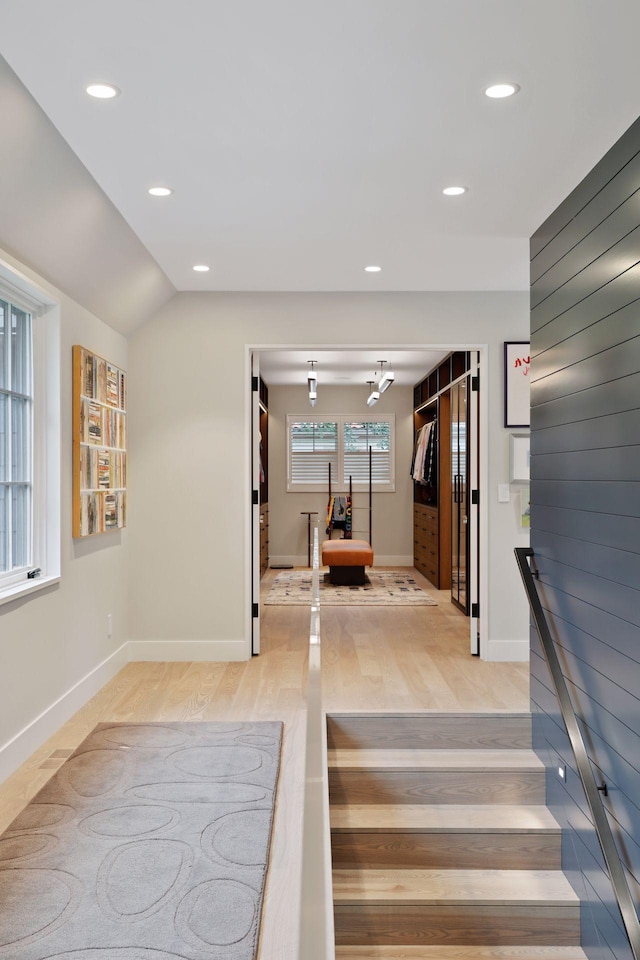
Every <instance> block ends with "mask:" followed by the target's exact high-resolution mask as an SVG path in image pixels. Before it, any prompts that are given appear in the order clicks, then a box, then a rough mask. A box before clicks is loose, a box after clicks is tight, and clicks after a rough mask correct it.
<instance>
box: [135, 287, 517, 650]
mask: <svg viewBox="0 0 640 960" xmlns="http://www.w3.org/2000/svg"><path fill="white" fill-rule="evenodd" d="M528 324H529V302H528V294H527V293H519V292H506V293H460V294H450V293H425V294H402V293H398V294H373V295H369V294H195V293H194V294H190V293H186V294H179V295H177V296H176V297H175V298H174V299H173V300H172V301H171V302H170V303H169V304H167V305H166V306H165V307H163V308H162V309H161V310H160V312H159V313H158V314H157V316H156V317H155V318H154V319H152V320H150V321H149V322H147V323H146V324H145V325H144V326H143V327H142V328H141V329H140V330H138V331H137V332H136V334H135V335H134V336H133V338H132V340H131V344H130V374H131V376H130V385H131V386H130V434H129V438H130V449H131V456H130V468H131V469H130V493H131V510H130V515H129V516H130V526H129V537H130V549H131V553H132V556H131V560H132V565H131V577H132V591H131V607H130V626H131V637H132V638H133V639H134V640H138V641H141V643H140V644H139V645H138V649H139V651H140V652H139V655H140V656H144V655H145V652H144V651H145V647H146V649H148V651H149V654H150V655H151V654H153V655H155V654H156V653H157V652H159V651H161V650H163V649H164V651H165V654H166V655H170V656H173V657H179V656H180V648H179V647H178V648H176V645H175V641H181V642H184V641H190V643H189V644H187V645H185V646H184V647H183V648H182V649H183V651H184V654H183V655H184V657H185V658H187V655H188V656H192V655H194V651H197V650H200V651H201V653H202V655H203V656H210V657H215V656H217V657H218V658H220V659H228V658H230V657H231V656H238V657H240V658H246V657H248V656H249V646H248V640H247V636H246V630H247V616H248V611H249V604H250V596H249V595H248V593H247V564H246V558H247V551H248V545H249V530H248V524H249V516H250V513H249V496H250V488H249V460H248V451H249V444H248V433H247V425H248V409H249V402H250V395H249V384H248V366H247V356H248V353H247V345H251V346H254V347H260V346H266V345H274V346H276V345H278V346H292V347H293V346H301V347H306V346H310V347H312V346H322V345H325V344H326V345H330V346H331V345H338V346H340V345H362V346H392V345H394V344H409V345H415V346H417V345H420V346H443V345H447V346H451V347H456V346H459V347H466V346H471V345H473V344H484V343H486V344H488V345H489V353H488V370H487V376H486V377H485V379H486V380H487V381H488V382H487V383H484V384H483V389H484V390H487V391H488V394H487V397H488V402H489V417H488V422H489V437H488V449H487V452H488V457H487V459H488V464H486V466H487V468H488V472H489V483H488V489H487V490H485V491H484V493H483V496H485V497H486V498H487V508H488V524H487V526H488V531H489V543H490V547H489V556H490V569H489V594H488V610H483V611H482V615H483V617H484V619H485V623H486V624H487V630H488V645H487V649H486V655H487V657H488V658H489V659H500V658H502V659H526V658H527V657H528V626H527V625H528V615H527V609H526V602H525V599H524V594H523V591H522V587H521V585H520V583H519V579H518V573H517V570H516V566H515V561H514V559H513V548H514V546H518V545H521V544H522V542H523V540H524V539H525V536H526V535H523V534H522V533H521V532H520V531H519V529H518V528H517V525H516V516H515V511H514V509H513V505H512V504H498V503H497V485H498V483H503V482H508V478H509V477H508V472H509V446H508V432H507V431H505V430H504V428H503V426H502V423H503V409H502V396H503V379H502V376H503V373H502V362H503V361H502V357H503V352H502V351H503V346H502V345H503V342H504V341H505V340H526V339H527V338H528V329H529V328H528ZM394 389H395V388H394ZM309 509H311V508H309ZM158 641H161V643H160V644H158ZM162 642H164V643H162Z"/></svg>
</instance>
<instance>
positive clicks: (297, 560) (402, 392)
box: [269, 370, 427, 566]
mask: <svg viewBox="0 0 640 960" xmlns="http://www.w3.org/2000/svg"><path fill="white" fill-rule="evenodd" d="M426 372H427V371H426V370H425V373H426ZM302 375H303V376H304V377H305V378H306V370H305V371H302ZM367 393H368V391H367V387H366V385H365V384H362V386H361V387H323V386H321V387H320V388H319V390H318V400H317V403H316V406H315V407H314V409H313V411H312V412H313V413H314V414H320V415H324V414H326V415H327V416H330V415H332V414H347V415H349V414H354V415H355V416H360V417H362V416H364V415H365V413H366V412H367V407H366V399H367ZM309 412H311V411H310V407H309V400H308V397H307V390H306V379H304V381H303V385H302V386H300V387H273V386H270V387H269V556H270V558H271V560H272V561H273V562H274V563H294V564H296V565H303V566H304V565H306V563H307V518H306V517H302V516H300V511H301V510H317V511H318V519H319V520H320V532H321V539H322V540H324V539H326V535H325V527H326V515H327V492H328V491H327V489H326V487H325V490H324V491H323V492H316V493H288V492H287V471H286V445H287V414H294V415H300V414H302V415H304V414H305V413H309ZM372 413H374V414H387V415H389V414H393V415H395V474H396V484H395V486H396V489H395V492H394V493H374V494H373V497H372V501H373V505H372V531H373V535H372V541H373V548H374V553H375V563H376V564H378V565H390V566H405V565H409V566H413V489H412V483H411V478H410V476H409V467H410V465H411V454H412V449H413V390H412V388H411V387H399V386H397V385H394V386H393V387H392V388H391V389H390V390H387V391H386V393H384V394H383V396H382V397H381V398H380V400H379V401H378V403H377V404H376V406H375V408H374V409H373V411H372ZM327 482H328V481H327ZM334 491H335V478H334ZM353 536H354V538H357V539H364V540H368V539H369V494H368V492H363V493H360V492H354V494H353Z"/></svg>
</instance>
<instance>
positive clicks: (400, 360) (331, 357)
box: [260, 347, 450, 397]
mask: <svg viewBox="0 0 640 960" xmlns="http://www.w3.org/2000/svg"><path fill="white" fill-rule="evenodd" d="M449 352H450V351H448V350H395V349H391V350H387V349H384V348H380V347H375V348H373V349H370V350H362V349H361V348H357V349H356V348H355V347H354V348H352V349H348V348H346V347H341V348H340V349H339V350H325V349H320V350H317V349H316V348H315V347H314V348H308V349H306V350H262V351H261V352H260V373H261V375H262V376H263V377H264V380H265V382H266V383H267V384H268V385H269V386H270V387H274V386H282V385H284V384H287V385H293V384H299V385H300V386H305V385H306V379H307V376H308V371H309V369H310V365H309V363H308V362H307V361H309V360H315V361H317V362H316V364H315V367H314V369H315V372H316V374H317V377H318V392H320V391H321V390H322V389H323V387H326V386H341V387H361V388H362V395H363V397H364V396H365V394H366V392H367V389H368V388H367V381H369V380H373V381H376V382H377V381H378V380H379V378H380V363H379V361H380V360H385V361H386V363H385V365H384V367H383V369H385V370H393V373H394V374H395V380H394V383H395V384H398V385H399V386H411V387H412V386H414V384H416V383H418V381H420V380H422V378H423V377H424V376H425V374H426V373H429V371H430V370H432V369H433V368H434V367H435V366H437V365H438V364H439V363H440V361H441V360H442V359H444V357H446V356H447V354H448V353H449Z"/></svg>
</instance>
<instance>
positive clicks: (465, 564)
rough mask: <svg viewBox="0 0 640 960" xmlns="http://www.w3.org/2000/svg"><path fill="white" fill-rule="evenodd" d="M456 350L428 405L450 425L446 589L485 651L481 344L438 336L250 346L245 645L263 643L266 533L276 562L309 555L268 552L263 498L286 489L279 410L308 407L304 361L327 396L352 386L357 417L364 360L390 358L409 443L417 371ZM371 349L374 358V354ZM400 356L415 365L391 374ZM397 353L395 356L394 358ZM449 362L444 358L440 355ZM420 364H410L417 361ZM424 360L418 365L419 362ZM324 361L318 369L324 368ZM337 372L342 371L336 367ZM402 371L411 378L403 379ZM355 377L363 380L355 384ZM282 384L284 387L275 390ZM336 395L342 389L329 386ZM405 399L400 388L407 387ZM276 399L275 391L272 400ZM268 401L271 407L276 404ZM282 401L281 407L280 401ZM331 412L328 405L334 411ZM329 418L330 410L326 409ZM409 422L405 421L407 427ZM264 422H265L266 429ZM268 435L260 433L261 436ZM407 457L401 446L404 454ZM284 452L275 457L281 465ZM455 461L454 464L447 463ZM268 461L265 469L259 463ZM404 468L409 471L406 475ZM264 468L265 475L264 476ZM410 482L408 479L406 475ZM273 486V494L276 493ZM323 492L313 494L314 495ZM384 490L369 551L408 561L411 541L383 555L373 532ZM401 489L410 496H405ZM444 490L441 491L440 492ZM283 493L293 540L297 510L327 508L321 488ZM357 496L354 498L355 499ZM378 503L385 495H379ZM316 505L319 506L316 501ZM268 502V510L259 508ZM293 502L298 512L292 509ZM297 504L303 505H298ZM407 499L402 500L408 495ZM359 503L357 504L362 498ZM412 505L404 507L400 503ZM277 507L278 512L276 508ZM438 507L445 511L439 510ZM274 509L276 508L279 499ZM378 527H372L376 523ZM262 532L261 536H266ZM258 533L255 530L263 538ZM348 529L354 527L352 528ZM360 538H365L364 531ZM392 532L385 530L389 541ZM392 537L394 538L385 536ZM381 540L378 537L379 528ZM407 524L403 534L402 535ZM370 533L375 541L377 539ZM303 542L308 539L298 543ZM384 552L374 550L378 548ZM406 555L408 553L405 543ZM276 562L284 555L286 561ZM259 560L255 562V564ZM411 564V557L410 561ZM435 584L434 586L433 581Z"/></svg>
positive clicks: (269, 514)
mask: <svg viewBox="0 0 640 960" xmlns="http://www.w3.org/2000/svg"><path fill="white" fill-rule="evenodd" d="M453 355H456V356H462V355H464V356H465V357H466V359H467V361H468V362H467V364H466V366H465V367H464V369H463V370H462V372H460V370H457V369H456V368H455V366H451V364H449V370H450V374H449V375H448V379H447V378H446V377H444V375H442V376H441V379H440V383H439V384H436V385H437V389H436V390H435V393H434V397H433V398H430V400H432V401H433V403H434V404H435V405H439V404H441V405H442V409H443V410H444V409H445V408H448V410H449V411H450V413H452V414H453V416H449V417H448V418H447V420H446V422H445V420H444V419H443V421H442V427H441V429H443V430H445V429H446V431H447V442H446V444H443V445H444V446H446V447H447V448H448V453H447V457H448V458H450V468H449V469H450V477H451V489H450V491H449V494H448V496H449V497H450V499H451V502H450V505H449V515H450V516H451V517H452V520H451V558H452V561H454V562H453V563H452V569H451V577H450V586H451V589H452V594H451V599H452V601H453V603H454V605H455V606H457V608H458V609H459V610H461V611H462V612H463V613H464V614H465V615H467V616H468V617H469V649H470V652H471V653H472V654H478V655H480V656H481V657H482V656H483V642H484V640H485V633H486V631H485V630H484V629H483V621H482V618H481V616H480V614H481V612H482V611H483V610H485V611H486V609H487V604H486V593H487V588H486V575H483V571H486V559H487V554H488V549H487V544H486V538H485V536H484V533H483V531H486V530H487V523H486V517H483V514H484V513H485V512H486V497H480V493H479V491H480V488H481V487H486V465H487V455H486V438H487V430H486V417H487V404H486V399H485V396H484V393H483V391H481V390H480V383H481V382H482V380H483V369H484V368H485V366H486V347H485V346H484V345H481V344H480V345H466V344H465V345H458V344H442V345H441V344H437V345H425V344H420V345H413V344H406V345H405V344H401V345H399V344H394V345H392V346H389V345H386V346H380V345H378V346H375V347H366V348H365V347H362V346H359V345H341V346H335V347H332V346H330V345H326V344H323V345H304V346H296V345H286V346H280V345H275V344H269V345H262V344H260V345H258V344H256V345H251V346H248V347H247V369H248V371H249V373H250V376H251V378H252V380H251V383H252V387H253V388H254V389H253V390H252V392H251V398H252V400H251V416H250V418H249V419H250V423H249V431H248V436H249V443H248V447H249V463H250V466H251V474H250V479H251V491H250V498H249V502H250V503H251V522H250V524H249V529H250V530H251V551H250V562H249V569H248V581H249V583H250V596H251V618H250V621H251V622H250V630H249V635H250V636H251V643H252V651H253V652H254V653H258V652H259V649H260V581H261V575H262V572H263V571H264V564H265V539H268V540H270V541H271V543H270V545H269V547H267V550H268V551H269V553H270V554H271V559H272V560H274V559H275V561H277V562H276V564H275V565H276V566H283V565H286V566H289V565H293V564H294V562H295V563H297V564H299V565H300V566H304V565H305V563H306V559H303V558H302V554H303V553H304V556H305V558H306V546H305V547H304V550H301V549H300V548H299V546H300V545H299V544H298V549H297V550H293V549H292V550H291V553H290V554H285V555H283V550H282V547H281V546H280V545H278V548H277V550H276V551H275V552H276V556H275V558H274V556H273V553H274V546H273V545H274V538H273V532H274V531H273V516H274V511H273V509H272V505H271V503H270V502H268V503H267V504H265V502H264V499H265V496H266V497H267V500H268V501H270V499H271V496H272V494H273V496H275V497H276V499H277V498H280V499H282V497H283V495H284V494H283V491H284V490H285V486H284V480H283V476H284V473H285V464H284V461H285V456H284V454H283V453H282V445H283V442H284V440H283V437H284V434H285V433H286V416H285V412H286V413H287V414H288V413H291V414H294V415H295V417H296V418H298V417H301V416H302V415H303V414H304V412H305V410H306V408H307V407H308V406H309V403H308V399H307V371H308V369H309V367H308V363H309V362H310V361H314V362H315V364H316V365H315V366H314V369H315V371H316V373H317V377H318V382H317V389H318V398H320V397H321V396H323V391H325V393H324V396H326V395H327V393H326V392H327V391H328V389H329V388H330V387H338V386H340V387H341V388H342V391H343V393H342V396H346V395H347V394H345V393H344V390H347V391H348V390H349V388H351V396H352V397H354V398H355V399H354V400H349V401H348V403H347V407H348V409H346V410H345V411H344V412H345V413H347V414H349V415H351V414H354V413H355V409H354V410H352V409H351V407H353V406H355V405H357V407H358V409H360V408H362V411H363V412H361V413H360V414H359V416H361V417H363V418H364V417H365V416H366V410H367V407H366V400H367V396H365V394H367V395H368V391H369V390H370V387H368V386H367V382H368V377H367V376H366V375H365V374H364V373H361V372H360V371H361V370H363V369H364V368H366V369H368V368H369V367H371V370H372V371H374V364H375V363H377V362H379V360H380V359H383V358H385V359H386V358H388V357H391V358H392V360H393V363H392V366H391V367H389V369H394V368H395V369H394V372H396V384H398V387H399V386H402V387H404V388H411V389H410V390H408V394H409V395H410V396H413V400H411V399H409V400H407V401H406V409H405V410H404V412H403V413H402V414H398V416H397V420H398V430H399V433H400V431H402V435H403V437H404V438H405V440H404V441H403V442H404V443H405V445H406V433H407V430H408V429H409V430H410V431H411V445H412V447H413V445H414V443H415V434H416V426H415V424H416V422H417V421H416V417H415V410H416V407H417V406H419V404H417V403H416V401H415V390H414V388H415V386H416V383H419V382H420V380H421V379H424V378H425V377H426V376H427V375H428V374H429V373H430V372H431V371H432V369H434V368H437V367H438V366H439V365H440V364H443V365H444V364H445V359H446V358H447V357H451V356H453ZM336 357H340V358H342V367H341V368H340V367H339V366H338V367H336V368H335V369H333V370H332V377H333V379H332V378H331V376H330V375H329V367H330V365H332V364H335V362H336ZM374 357H375V360H374V359H373V358H374ZM406 357H410V358H411V360H412V361H413V363H414V367H413V368H412V372H411V373H409V374H407V372H406V370H404V371H403V373H402V374H401V376H400V377H398V373H397V370H398V369H402V368H401V366H400V365H399V364H400V362H401V361H404V360H405V358H406ZM398 358H400V360H399V359H398ZM447 362H448V361H447ZM416 363H417V364H418V365H419V366H418V368H417V370H416V367H415V364H416ZM420 364H422V366H420ZM323 368H324V369H323ZM346 368H349V369H350V370H358V373H357V374H356V375H355V377H354V376H347V375H345V373H344V370H345V369H346ZM340 370H342V371H343V372H340ZM407 376H409V379H407ZM360 381H362V382H360ZM398 387H396V385H395V384H394V390H395V392H396V394H398V393H399V390H398ZM280 388H282V390H281V389H280ZM336 393H339V391H337V390H336ZM392 395H393V391H388V396H392ZM404 395H405V398H406V396H407V389H405V394H404ZM274 397H279V398H280V399H278V400H277V401H276V400H274V399H273V398H274ZM274 404H275V406H274ZM283 404H284V406H283ZM318 410H319V411H320V413H321V414H325V413H326V411H327V407H326V405H325V406H324V407H323V406H321V405H320V400H319V401H318V407H317V408H315V409H314V410H313V411H311V409H310V413H311V412H313V413H316V411H318ZM334 413H335V411H334ZM326 415H327V417H328V413H327V414H326ZM270 419H272V420H273V426H274V427H275V433H276V437H277V442H278V443H279V444H280V447H279V449H278V450H275V448H274V447H273V444H272V438H271V437H270V436H269V433H270V432H271V433H272V432H273V429H272V431H269V427H268V423H269V420H270ZM408 424H410V426H408ZM265 426H266V430H265ZM265 433H266V435H265ZM270 449H274V452H275V454H276V455H277V460H278V469H277V471H273V470H270V469H269V454H270ZM404 457H405V458H406V451H405V454H404ZM280 460H282V463H280ZM454 461H455V462H454ZM265 467H266V471H265ZM396 469H397V472H398V486H399V488H401V489H403V490H404V496H405V501H406V497H407V482H408V478H409V475H410V470H409V463H408V462H407V463H406V464H405V463H404V461H403V460H401V461H399V462H398V463H397V466H396ZM405 470H406V473H405ZM265 472H266V474H267V477H265V476H264V474H265ZM274 472H275V473H276V474H277V480H275V482H274V477H273V473H274ZM411 487H413V483H411ZM274 491H275V492H274ZM319 496H320V497H321V494H316V500H317V499H318V497H319ZM384 496H385V494H384V493H380V494H377V493H374V504H375V499H376V498H377V500H378V508H376V507H375V506H374V511H373V513H374V521H373V525H374V532H373V541H374V543H373V546H374V553H375V554H376V562H379V563H380V564H381V565H383V566H384V565H388V566H393V565H397V566H414V556H413V544H411V545H410V550H411V556H410V558H407V556H404V555H403V556H401V557H397V558H396V556H395V555H393V556H389V557H388V556H386V554H387V553H388V550H386V548H385V547H384V546H383V547H382V549H381V543H380V537H381V535H382V531H380V519H381V516H382V515H387V516H386V518H385V519H386V520H387V521H388V520H389V517H388V514H389V510H388V505H389V502H390V501H389V500H387V501H386V503H385V507H384V509H381V508H380V501H381V498H384ZM408 496H412V495H411V494H408ZM441 496H443V497H444V496H445V492H444V491H442V493H441ZM294 499H295V498H294V497H291V498H290V507H289V513H290V516H289V517H288V519H287V523H289V524H290V525H294V524H296V521H297V526H296V530H297V531H298V539H300V529H301V524H302V520H304V521H305V523H307V520H308V517H306V516H304V517H298V516H297V514H298V513H308V512H309V510H310V509H311V508H313V509H314V510H315V509H316V508H317V512H318V514H319V516H320V519H322V514H323V512H324V511H325V509H326V496H324V498H323V499H321V500H320V501H318V503H315V502H308V503H305V504H304V505H302V504H301V503H300V502H299V501H298V502H297V503H296V504H295V505H293V500H294ZM401 499H402V498H401V497H400V496H397V497H396V498H395V504H396V507H397V505H398V504H399V503H400V502H401ZM356 502H357V501H356V498H355V497H354V503H356ZM383 502H384V501H383ZM320 504H321V505H320ZM265 506H267V509H266V510H265V509H264V507H265ZM298 506H300V508H301V509H300V510H297V507H298ZM303 506H304V509H303ZM405 506H406V502H405ZM360 507H361V505H360ZM402 509H403V522H405V523H406V515H405V513H404V507H403V508H402ZM407 509H408V510H411V509H412V508H411V506H410V505H409V506H408V507H407ZM275 512H276V514H278V510H276V511H275ZM444 512H445V511H443V513H444ZM279 515H280V516H282V508H281V507H280V510H279ZM358 526H359V524H358V523H357V522H355V521H354V527H355V528H356V529H358ZM376 527H377V528H378V529H376ZM265 532H266V537H265ZM261 534H262V536H261ZM353 535H354V537H356V533H355V532H354V534H353ZM365 539H366V536H365ZM389 539H390V538H389V537H387V540H389ZM391 539H392V538H391ZM383 540H384V536H383ZM406 540H407V538H406V532H405V537H404V541H405V543H406ZM376 541H377V546H376ZM305 543H306V542H305ZM381 553H382V554H383V556H382V557H381V558H380V560H379V559H378V558H379V557H380V554H381ZM404 553H405V554H406V553H407V550H406V548H405V550H404ZM282 561H287V563H283V562H282ZM261 564H262V569H261ZM416 566H417V565H416ZM436 588H439V586H438V585H437V587H436Z"/></svg>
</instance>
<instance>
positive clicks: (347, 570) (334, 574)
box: [329, 566, 367, 587]
mask: <svg viewBox="0 0 640 960" xmlns="http://www.w3.org/2000/svg"><path fill="white" fill-rule="evenodd" d="M329 580H330V581H331V583H333V584H335V585H336V586H337V587H361V586H362V585H363V584H365V583H366V582H367V578H366V576H365V572H364V566H362V567H329Z"/></svg>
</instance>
